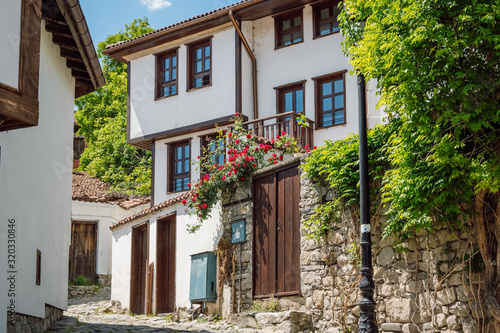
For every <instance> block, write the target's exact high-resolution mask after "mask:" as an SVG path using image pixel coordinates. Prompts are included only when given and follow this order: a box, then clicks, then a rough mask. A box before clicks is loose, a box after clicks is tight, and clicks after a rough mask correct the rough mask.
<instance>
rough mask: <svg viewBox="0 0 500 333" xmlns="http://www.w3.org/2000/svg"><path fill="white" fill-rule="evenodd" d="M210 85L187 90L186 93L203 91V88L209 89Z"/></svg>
mask: <svg viewBox="0 0 500 333" xmlns="http://www.w3.org/2000/svg"><path fill="white" fill-rule="evenodd" d="M211 86H212V84H211V83H210V84H207V85H206V86H201V87H198V88H189V89H188V90H186V92H191V91H195V90H200V89H203V88H207V87H211Z"/></svg>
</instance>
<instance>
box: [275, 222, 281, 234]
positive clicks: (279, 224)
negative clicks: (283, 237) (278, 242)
mask: <svg viewBox="0 0 500 333" xmlns="http://www.w3.org/2000/svg"><path fill="white" fill-rule="evenodd" d="M277 225H278V226H277V227H276V230H277V231H280V226H281V221H280V220H278V223H277Z"/></svg>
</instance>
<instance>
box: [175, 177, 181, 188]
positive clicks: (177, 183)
mask: <svg viewBox="0 0 500 333" xmlns="http://www.w3.org/2000/svg"><path fill="white" fill-rule="evenodd" d="M174 187H175V191H182V179H176V180H175V186H174Z"/></svg>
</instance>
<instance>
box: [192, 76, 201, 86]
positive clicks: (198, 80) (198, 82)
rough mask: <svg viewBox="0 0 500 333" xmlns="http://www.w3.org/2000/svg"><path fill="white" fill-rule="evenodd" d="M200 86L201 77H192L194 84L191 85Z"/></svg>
mask: <svg viewBox="0 0 500 333" xmlns="http://www.w3.org/2000/svg"><path fill="white" fill-rule="evenodd" d="M201 86H202V80H201V77H197V78H195V79H194V84H193V87H194V88H199V87H201Z"/></svg>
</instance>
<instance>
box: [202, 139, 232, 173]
mask: <svg viewBox="0 0 500 333" xmlns="http://www.w3.org/2000/svg"><path fill="white" fill-rule="evenodd" d="M201 147H202V151H201V152H200V155H201V156H203V155H204V154H205V153H208V154H210V165H217V166H221V165H222V164H224V162H225V161H226V143H225V141H224V137H219V135H218V134H212V135H204V136H202V137H201ZM202 172H203V173H211V172H210V170H202Z"/></svg>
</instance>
